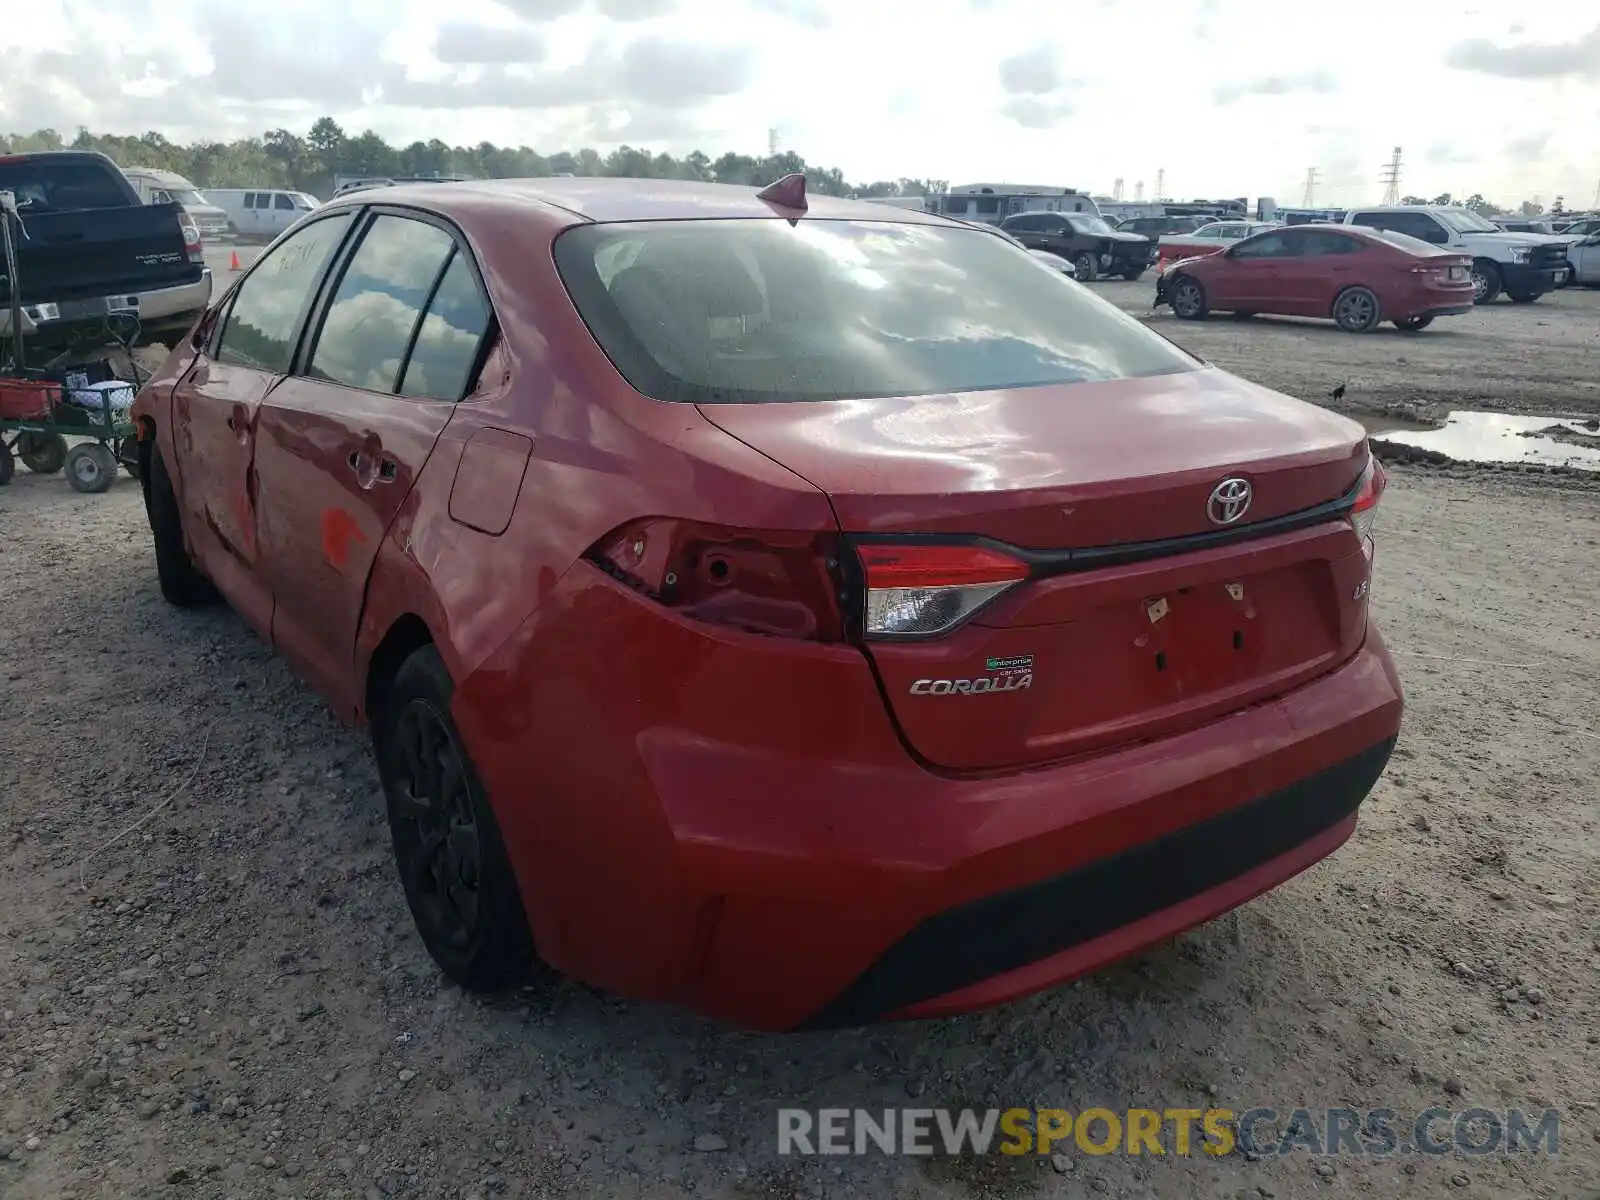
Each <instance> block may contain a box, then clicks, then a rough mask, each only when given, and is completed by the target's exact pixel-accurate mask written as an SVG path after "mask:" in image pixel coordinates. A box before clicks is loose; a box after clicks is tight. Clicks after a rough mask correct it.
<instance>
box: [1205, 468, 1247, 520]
mask: <svg viewBox="0 0 1600 1200" xmlns="http://www.w3.org/2000/svg"><path fill="white" fill-rule="evenodd" d="M1254 494H1255V492H1254V489H1252V488H1251V486H1250V481H1249V480H1248V479H1240V478H1239V477H1238V476H1233V477H1231V478H1228V479H1224V480H1223V481H1222V482H1221V483H1219V484H1217V486H1216V487H1214V488H1212V489H1211V497H1210V499H1208V500H1207V501H1206V516H1208V517H1210V518H1211V523H1212V524H1213V525H1232V524H1233V523H1234V522H1235V521H1237V520H1238V519H1239V518H1240V517H1242V516H1244V514H1245V513H1247V512H1248V511H1249V510H1250V501H1251V499H1252V498H1253V496H1254Z"/></svg>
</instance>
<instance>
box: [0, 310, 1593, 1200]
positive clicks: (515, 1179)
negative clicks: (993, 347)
mask: <svg viewBox="0 0 1600 1200" xmlns="http://www.w3.org/2000/svg"><path fill="white" fill-rule="evenodd" d="M1124 287H1125V288H1126V290H1127V293H1128V297H1129V300H1128V302H1129V303H1130V304H1131V303H1134V302H1136V301H1137V297H1136V296H1135V295H1134V293H1135V288H1134V287H1132V286H1130V285H1110V286H1109V287H1108V291H1110V290H1111V289H1112V288H1115V289H1116V290H1118V291H1121V290H1122V288H1124ZM1139 290H1140V291H1141V292H1142V293H1143V295H1144V297H1145V299H1144V303H1148V288H1147V287H1146V286H1145V285H1139ZM1597 317H1600V294H1593V293H1590V294H1585V293H1571V294H1566V293H1563V294H1561V295H1560V296H1558V297H1555V298H1553V299H1551V300H1548V301H1546V302H1543V303H1541V304H1539V305H1534V306H1532V307H1530V308H1523V307H1520V306H1519V307H1517V308H1515V309H1514V308H1512V307H1511V306H1510V305H1496V306H1495V307H1494V309H1493V310H1492V311H1490V312H1486V313H1481V314H1480V313H1475V314H1473V315H1472V316H1470V317H1466V318H1460V319H1459V322H1460V324H1459V326H1457V325H1454V324H1445V327H1444V328H1439V329H1436V330H1429V331H1427V332H1426V333H1424V334H1423V335H1421V336H1410V335H1401V334H1398V333H1393V334H1389V333H1379V334H1374V335H1369V336H1367V337H1365V338H1352V337H1348V336H1344V335H1339V334H1337V333H1334V332H1333V331H1331V330H1323V329H1318V328H1315V327H1307V326H1294V325H1290V324H1288V323H1273V322H1268V321H1266V320H1259V321H1256V322H1252V323H1251V324H1250V326H1248V327H1246V326H1243V325H1236V324H1234V323H1233V322H1229V321H1214V322H1208V323H1206V324H1205V325H1203V326H1180V325H1179V323H1178V322H1176V321H1173V320H1172V319H1171V318H1170V317H1166V318H1157V327H1159V328H1161V329H1163V331H1167V332H1173V333H1176V334H1178V335H1180V340H1182V341H1184V342H1185V344H1188V345H1192V346H1194V347H1195V348H1197V349H1202V352H1203V353H1205V354H1206V355H1207V356H1208V357H1211V358H1213V359H1214V360H1215V361H1217V362H1218V363H1219V365H1222V366H1226V367H1229V368H1231V369H1235V370H1239V371H1240V372H1241V373H1243V374H1246V375H1249V376H1251V377H1254V378H1257V379H1260V380H1261V381H1263V382H1266V383H1268V384H1272V385H1275V386H1279V387H1282V388H1284V389H1285V390H1289V391H1294V392H1297V393H1298V394H1302V395H1312V394H1314V392H1315V391H1316V389H1319V388H1323V387H1324V385H1326V387H1329V388H1331V387H1332V386H1333V384H1335V383H1337V382H1340V381H1346V380H1347V381H1348V392H1347V403H1350V402H1353V403H1356V404H1363V403H1365V401H1366V398H1368V397H1370V398H1371V400H1372V403H1373V405H1374V406H1385V407H1388V406H1391V405H1392V406H1399V407H1405V406H1408V405H1413V404H1414V405H1416V406H1418V409H1420V408H1421V407H1422V406H1424V405H1426V406H1441V405H1445V404H1448V405H1449V406H1451V407H1458V406H1472V407H1484V406H1486V404H1487V403H1488V402H1489V401H1490V400H1492V399H1495V398H1496V397H1498V402H1499V403H1500V405H1501V406H1502V407H1506V408H1513V409H1518V410H1528V409H1530V408H1531V409H1534V410H1537V411H1549V412H1552V413H1554V412H1577V413H1580V414H1593V413H1596V412H1597V411H1600V398H1597V396H1596V392H1595V387H1596V380H1600V370H1596V367H1597V365H1600V349H1597V346H1596V335H1597V333H1600V322H1597V319H1596V318H1597ZM1541 322H1542V323H1543V324H1541ZM1479 326H1482V327H1483V328H1484V329H1488V328H1490V327H1491V326H1492V327H1493V329H1494V332H1493V333H1491V334H1484V333H1481V332H1480V333H1477V334H1475V333H1474V332H1473V330H1474V329H1476V328H1478V327H1479ZM1546 333H1548V336H1549V340H1543V339H1544V336H1545V334H1546ZM1519 371H1522V372H1525V375H1524V376H1521V377H1519V376H1517V372H1519ZM1558 373H1559V374H1560V377H1559V379H1558ZM1514 378H1524V379H1525V385H1524V384H1517V383H1515V382H1514ZM1519 388H1520V390H1519ZM1407 389H1409V390H1407ZM1540 389H1543V390H1540ZM1469 393H1470V395H1469ZM1378 556H1379V557H1378V571H1377V577H1376V582H1375V584H1374V596H1375V607H1376V614H1377V619H1378V621H1379V622H1380V623H1381V625H1382V627H1383V629H1384V631H1385V634H1386V635H1387V637H1388V639H1389V642H1390V645H1391V647H1392V649H1393V650H1394V652H1395V654H1396V656H1397V661H1398V662H1399V664H1400V667H1401V670H1402V672H1403V674H1404V678H1405V681H1406V684H1407V689H1408V701H1409V708H1408V713H1407V718H1406V727H1405V732H1404V735H1403V737H1402V740H1401V744H1400V746H1399V748H1398V750H1397V752H1396V757H1395V759H1394V761H1393V762H1392V764H1391V766H1390V768H1389V771H1388V773H1387V775H1386V776H1385V778H1384V779H1383V780H1382V781H1381V782H1380V783H1379V785H1378V787H1377V789H1376V791H1375V792H1374V793H1373V795H1372V797H1371V799H1370V800H1369V801H1368V803H1367V804H1366V806H1365V807H1364V808H1363V816H1362V821H1361V825H1360V828H1359V830H1358V832H1357V833H1356V835H1355V837H1354V838H1353V839H1352V840H1351V842H1350V843H1349V844H1347V845H1346V846H1345V847H1344V848H1343V849H1342V850H1340V851H1339V852H1338V853H1337V854H1335V855H1334V856H1333V857H1332V858H1331V859H1329V860H1328V861H1326V862H1324V863H1323V864H1321V865H1319V866H1317V867H1316V868H1314V869H1313V870H1311V871H1309V872H1307V873H1306V874H1304V875H1302V876H1300V877H1298V878H1296V879H1295V880H1293V881H1291V882H1290V883H1289V884H1287V885H1286V886H1284V887H1282V888H1280V889H1278V890H1277V891H1275V892H1273V893H1271V894H1269V895H1267V896H1265V897H1262V898H1261V899H1259V900H1257V901H1255V902H1253V903H1252V904H1250V905H1248V906H1246V907H1245V908H1244V909H1242V910H1240V912H1239V913H1238V914H1237V915H1236V916H1234V917H1230V918H1226V919H1224V920H1222V921H1218V922H1215V923H1213V924H1211V925H1209V926H1206V927H1204V928H1202V929H1199V930H1197V931H1195V932H1193V933H1191V934H1189V935H1186V936H1184V937H1182V938H1180V939H1178V940H1176V941H1174V942H1172V943H1169V944H1167V945H1164V946H1162V947H1160V948H1158V949H1156V950H1154V951H1152V952H1150V953H1147V954H1145V955H1143V956H1141V957H1139V958H1137V959H1135V960H1133V961H1132V962H1130V963H1127V964H1125V965H1122V966H1120V967H1117V968H1115V969H1113V970H1110V971H1107V972H1105V973H1103V974H1101V975H1098V976H1096V977H1094V978H1091V979H1088V980H1085V981H1082V982H1080V983H1079V984H1077V985H1074V986H1072V987H1069V988H1065V989H1062V990H1059V991H1055V992H1050V993H1047V994H1044V995H1041V996H1038V997H1035V998H1032V999H1030V1000H1027V1001H1023V1002H1020V1003H1017V1004H1013V1005H1010V1006H1007V1007H1004V1008H1001V1009H999V1010H997V1011H994V1012H990V1013H986V1014H982V1015H979V1016H974V1017H969V1018H963V1019H960V1020H953V1021H944V1022H925V1023H916V1024H907V1025H897V1026H887V1027H880V1028H875V1029H868V1030H863V1031H847V1032H838V1033H825V1034H807V1035H803V1036H767V1035H754V1034H748V1033H743V1032H737V1031H730V1030H727V1029H723V1028H719V1027H717V1026H714V1025H711V1024H708V1023H706V1022H703V1021H700V1020H697V1019H695V1018H692V1017H688V1016H684V1015H682V1014H679V1013H675V1012H672V1011H668V1010H664V1009H660V1008H655V1007H648V1006H641V1005H637V1004H632V1003H628V1002H624V1001H620V1000H617V999H615V998H613V997H607V996H603V995H599V994H595V993H592V992H590V991H589V990H587V989H585V988H582V987H579V986H576V985H572V984H557V985H555V986H554V987H550V988H547V989H544V990H539V991H528V992H524V993H519V994H515V995H510V996H506V997H502V998H499V999H497V1000H494V1001H492V1002H481V1001H478V1000H475V999H472V998H470V997H466V996H463V995H462V994H461V993H460V992H459V991H457V990H456V989H454V988H452V987H449V986H445V985H443V984H442V983H441V981H440V978H439V975H438V973H437V971H436V970H435V969H434V968H433V967H432V965H431V963H430V962H429V960H428V958H427V956H426V954H425V952H424V951H423V949H422V947H421V944H420V942H419V941H418V940H417V938H416V936H415V935H414V934H413V932H412V929H411V922H410V918H409V915H408V913H407V911H406V908H405V905H404V901H403V899H402V896H401V893H400V888H399V885H398V883H397V881H396V880H395V878H394V874H393V869H392V866H391V862H390V856H389V849H388V840H387V833H386V830H385V827H384V814H383V806H382V801H381V797H380V794H379V790H378V784H377V778H376V774H375V772H374V770H373V768H372V766H371V764H370V760H369V757H368V754H367V750H366V746H365V743H364V742H363V741H362V740H361V738H359V737H358V736H356V735H354V734H351V733H348V732H345V731H343V730H341V729H340V728H339V727H337V726H336V725H335V724H334V722H333V721H332V719H331V717H330V716H329V715H328V713H327V711H326V710H325V708H324V706H323V705H322V704H321V703H320V702H319V701H317V700H316V699H315V698H314V697H313V696H312V695H311V694H310V693H309V691H307V689H305V688H304V687H303V686H301V685H300V684H299V683H298V682H297V681H296V680H295V679H294V678H293V677H292V676H291V675H290V674H289V673H288V671H287V670H286V669H285V668H284V666H283V665H282V663H281V662H279V661H278V660H277V659H276V658H275V657H274V655H273V654H272V652H271V651H270V649H268V648H267V647H266V646H264V645H262V644H261V643H260V642H259V641H258V640H257V639H255V638H254V636H253V635H251V634H250V633H248V632H246V631H245V629H244V628H243V627H242V625H241V624H240V623H239V622H238V620H237V619H235V618H234V617H233V616H232V615H230V614H229V613H228V612H227V611H226V610H222V611H215V612H206V613H201V614H192V613H179V612H176V611H174V610H172V609H170V608H168V607H166V606H165V605H164V604H163V602H162V601H161V599H160V597H159V595H158V593H157V591H156V588H155V581H154V569H153V564H152V561H151V554H150V548H149V535H148V531H147V528H146V526H145V523H144V516H143V512H142V508H141V505H140V502H139V493H138V487H137V485H136V484H135V483H133V482H132V481H131V480H127V479H123V480H121V481H119V482H118V484H117V485H116V486H115V487H114V489H113V490H112V491H111V492H110V493H109V494H107V495H104V496H79V495H77V494H76V493H73V492H72V491H70V490H69V489H68V487H67V485H66V483H65V482H64V481H63V480H62V479H60V478H59V477H55V478H49V477H38V476H33V475H31V474H29V473H28V472H26V471H25V470H19V472H18V474H17V477H16V479H15V481H14V482H13V483H12V485H11V486H10V487H9V488H5V489H0V749H3V751H4V752H3V754H0V1196H3V1197H5V1198H6V1200H11V1198H13V1197H15V1198H22V1197H28V1198H33V1197H49V1198H58V1197H72V1198H77V1200H86V1198H87V1197H118V1198H120V1197H140V1196H174V1197H175V1196H205V1197H230V1198H231V1197H256V1196H296V1197H306V1198H315V1200H324V1198H332V1197H348V1198H361V1200H366V1198H368V1197H381V1196H403V1197H430V1198H431V1197H449V1198H452V1200H455V1198H460V1200H465V1198H467V1197H481V1198H484V1200H487V1198H488V1197H492V1196H496V1195H505V1196H513V1197H515V1196H529V1197H569V1196H573V1197H576V1196H604V1197H652V1198H653V1197H675V1196H688V1195H694V1196H707V1197H725V1198H728V1200H754V1198H755V1197H775V1198H781V1200H787V1198H789V1197H828V1198H834V1197H851V1198H855V1197H860V1198H863V1200H891V1198H892V1200H922V1198H932V1197H952V1198H965V1197H994V1198H1002V1197H1003V1198H1008V1200H1009V1198H1013V1197H1015V1198H1018V1200H1020V1198H1023V1197H1031V1196H1039V1197H1093V1196H1100V1195H1105V1196H1111V1197H1137V1198H1154V1197H1159V1198H1160V1200H1224V1198H1227V1200H1235V1198H1239V1197H1244V1198H1248V1200H1271V1198H1273V1197H1279V1198H1283V1200H1295V1198H1299V1197H1310V1196H1340V1195H1349V1196H1364V1197H1413V1196H1434V1195H1437V1196H1449V1197H1461V1198H1463V1200H1468V1198H1470V1200H1498V1198H1501V1197H1541V1198H1551V1200H1554V1198H1557V1197H1572V1198H1579V1197H1587V1196H1592V1195H1594V1194H1596V1193H1600V1110H1597V1108H1596V1104H1597V1102H1600V1003H1597V1001H1600V870H1597V864H1600V783H1597V779H1600V773H1597V768H1600V723H1597V720H1596V709H1597V699H1596V696H1597V692H1596V685H1595V679H1596V677H1597V675H1600V637H1597V636H1596V629H1595V616H1594V614H1595V612H1596V611H1597V610H1600V490H1596V489H1595V488H1593V487H1587V486H1582V485H1581V481H1573V480H1571V479H1567V478H1557V477H1542V478H1533V477H1525V476H1522V475H1509V474H1504V473H1491V472H1487V471H1482V470H1477V469H1471V468H1464V467H1450V468H1426V469H1425V468H1414V467H1401V468H1399V469H1397V470H1396V471H1395V472H1394V474H1393V476H1392V481H1391V487H1390V491H1389V493H1388V496H1387V497H1386V499H1385V502H1384V507H1383V510H1382V517H1381V524H1380V534H1379V549H1378ZM1435 1103H1446V1104H1449V1105H1451V1106H1453V1107H1456V1108H1469V1107H1475V1106H1481V1107H1484V1108H1490V1109H1506V1108H1514V1107H1521V1108H1525V1109H1526V1108H1531V1109H1542V1108H1544V1107H1546V1106H1553V1107H1555V1108H1557V1109H1559V1110H1560V1111H1561V1114H1562V1118H1561V1119H1562V1126H1561V1141H1560V1149H1561V1153H1560V1155H1559V1156H1558V1157H1556V1158H1554V1159H1550V1158H1542V1157H1541V1158H1505V1157H1500V1156H1495V1157H1490V1158H1483V1159H1471V1158H1466V1157H1462V1156H1450V1157H1447V1158H1444V1159H1423V1158H1407V1159H1401V1158H1390V1159H1382V1160H1379V1159H1364V1160H1363V1159H1353V1158H1352V1159H1340V1160H1338V1161H1336V1162H1331V1163H1330V1162H1328V1161H1325V1160H1324V1161H1316V1162H1314V1161H1313V1160H1312V1159H1311V1158H1309V1157H1308V1156H1306V1155H1304V1154H1296V1155H1293V1156H1291V1157H1289V1158H1287V1159H1265V1160H1262V1161H1254V1162H1252V1161H1248V1160H1246V1159H1245V1158H1243V1157H1241V1156H1233V1157H1230V1158H1228V1159H1226V1160H1222V1161H1217V1160H1212V1159H1208V1158H1204V1157H1203V1156H1202V1157H1201V1158H1200V1159H1176V1158H1149V1157H1145V1158H1123V1157H1115V1158H1093V1157H1087V1156H1082V1155H1077V1154H1075V1153H1074V1154H1073V1155H1072V1157H1069V1158H1062V1159H1060V1160H1059V1161H1058V1162H1056V1163H1052V1162H1051V1161H1050V1160H1048V1159H1046V1160H1043V1161H1038V1160H1036V1159H1034V1158H1028V1159H1025V1160H1022V1161H1016V1160H1001V1159H998V1158H988V1159H981V1160H980V1159H971V1158H967V1159H944V1158H940V1159H932V1160H917V1159H893V1160H890V1159H885V1158H882V1157H878V1156H869V1157H867V1158H862V1159H856V1158H848V1159H838V1158H832V1159H830V1158H817V1159H805V1160H797V1159H781V1158H779V1157H778V1156H777V1155H776V1153H775V1148H776V1147H775V1140H776V1139H775V1131H776V1116H775V1113H776V1110H777V1109H778V1108H779V1107H785V1106H797V1107H805V1108H812V1109H816V1108H821V1107H853V1106H864V1107H868V1108H874V1109H881V1108H884V1107H889V1106H906V1105H915V1106H918V1107H939V1106H946V1105H949V1106H963V1105H977V1106H987V1105H991V1104H993V1105H997V1106H1001V1107H1009V1106H1013V1105H1016V1106H1029V1105H1053V1106H1061V1107H1067V1108H1071V1109H1081V1108H1083V1107H1085V1106H1088V1105H1091V1104H1102V1105H1105V1106H1108V1107H1110V1108H1113V1109H1121V1108H1126V1107H1129V1106H1135V1105H1138V1106H1148V1107H1155V1108H1163V1107H1185V1106H1193V1107H1207V1106H1220V1107H1227V1108H1232V1109H1234V1110H1243V1109H1245V1108H1248V1107H1251V1106H1254V1105H1270V1106H1275V1107H1278V1108H1280V1109H1288V1108H1292V1107H1295V1106H1297V1105H1307V1106H1310V1107H1327V1106H1334V1105H1349V1106H1352V1107H1356V1108H1376V1107H1386V1108H1392V1109H1395V1110H1398V1111H1399V1112H1400V1113H1401V1114H1410V1113H1415V1112H1417V1111H1420V1110H1422V1109H1425V1108H1427V1107H1428V1106H1430V1105H1433V1104H1435ZM697 1147H699V1148H697Z"/></svg>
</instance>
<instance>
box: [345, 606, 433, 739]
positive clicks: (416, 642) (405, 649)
mask: <svg viewBox="0 0 1600 1200" xmlns="http://www.w3.org/2000/svg"><path fill="white" fill-rule="evenodd" d="M424 646H433V647H435V648H436V649H437V648H438V642H437V641H436V640H435V638H434V636H433V630H432V629H430V628H429V627H428V623H427V622H426V621H424V620H423V619H422V618H421V617H419V616H418V615H417V614H416V613H414V612H409V611H408V612H403V613H401V614H400V615H399V616H398V617H396V618H395V619H394V621H393V622H392V623H391V624H390V625H389V627H388V629H386V630H385V631H384V634H383V637H382V638H381V639H379V641H378V644H377V645H376V646H374V647H373V648H372V653H371V654H370V655H369V656H368V658H367V668H366V677H365V678H364V679H363V680H362V687H361V713H362V715H363V716H365V717H367V718H368V719H369V720H370V717H371V714H372V712H373V710H374V708H375V706H376V705H377V703H378V702H379V700H380V699H381V698H382V696H383V694H384V692H386V691H387V690H388V689H389V685H390V684H391V683H393V682H394V677H395V675H396V674H397V673H398V672H399V670H400V664H401V663H403V662H405V660H406V659H408V658H410V657H411V655H413V654H415V653H416V652H417V651H418V650H420V649H422V648H423V647H424Z"/></svg>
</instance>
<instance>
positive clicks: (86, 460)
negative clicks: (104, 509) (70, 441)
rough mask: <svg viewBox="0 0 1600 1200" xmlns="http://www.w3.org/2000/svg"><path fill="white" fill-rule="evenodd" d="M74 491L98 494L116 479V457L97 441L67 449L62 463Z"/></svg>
mask: <svg viewBox="0 0 1600 1200" xmlns="http://www.w3.org/2000/svg"><path fill="white" fill-rule="evenodd" d="M63 465H64V468H65V470H66V472H67V482H68V483H70V484H71V485H72V490H73V491H75V492H84V493H86V494H88V495H92V496H93V495H99V494H100V493H101V492H108V491H110V490H111V485H112V484H113V483H115V482H116V481H117V459H116V456H115V455H114V454H112V453H111V451H110V450H108V449H106V447H105V446H104V445H102V444H101V443H99V442H84V443H81V444H79V445H76V446H74V447H73V448H72V449H71V450H68V451H67V458H66V462H65V463H64V464H63Z"/></svg>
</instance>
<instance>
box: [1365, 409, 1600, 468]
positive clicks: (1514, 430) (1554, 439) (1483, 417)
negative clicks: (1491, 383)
mask: <svg viewBox="0 0 1600 1200" xmlns="http://www.w3.org/2000/svg"><path fill="white" fill-rule="evenodd" d="M1410 424H1411V423H1410V422H1402V421H1391V422H1387V423H1384V422H1374V423H1373V424H1372V425H1371V426H1370V427H1369V429H1370V432H1371V434H1372V437H1373V438H1374V439H1375V440H1379V441H1384V442H1389V443H1391V444H1393V445H1396V446H1408V447H1411V448H1413V449H1416V450H1428V451H1432V452H1433V453H1435V454H1443V455H1445V456H1446V457H1448V458H1453V459H1455V460H1456V461H1458V462H1476V463H1527V464H1536V465H1539V466H1547V467H1576V468H1579V469H1581V470H1589V471H1600V421H1596V420H1592V419H1591V420H1578V419H1563V418H1556V417H1524V416H1512V415H1510V414H1508V413H1488V412H1453V413H1450V414H1449V415H1448V416H1447V417H1446V418H1445V423H1444V425H1443V427H1439V428H1425V429H1419V428H1414V427H1413V428H1402V427H1401V426H1406V425H1410Z"/></svg>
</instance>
